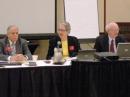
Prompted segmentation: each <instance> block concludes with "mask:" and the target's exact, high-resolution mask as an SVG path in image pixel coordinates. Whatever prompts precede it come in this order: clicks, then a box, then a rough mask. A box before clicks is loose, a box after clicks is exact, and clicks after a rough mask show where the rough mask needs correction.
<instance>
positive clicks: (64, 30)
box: [46, 22, 80, 59]
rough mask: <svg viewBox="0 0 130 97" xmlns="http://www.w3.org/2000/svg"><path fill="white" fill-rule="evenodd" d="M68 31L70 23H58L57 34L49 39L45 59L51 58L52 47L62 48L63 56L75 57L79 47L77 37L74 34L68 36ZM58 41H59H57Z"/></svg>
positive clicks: (52, 53)
mask: <svg viewBox="0 0 130 97" xmlns="http://www.w3.org/2000/svg"><path fill="white" fill-rule="evenodd" d="M69 33H70V24H69V23H68V22H64V23H60V25H59V29H58V35H57V36H56V37H54V38H53V39H51V40H50V41H49V49H48V54H47V57H46V59H51V58H52V57H53V55H54V48H56V47H58V46H60V47H61V48H62V53H63V57H64V58H65V57H75V56H76V55H77V53H78V51H79V49H80V44H79V42H78V39H77V38H76V37H74V36H68V34H69ZM58 42H59V43H58Z"/></svg>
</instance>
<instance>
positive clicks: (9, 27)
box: [7, 25, 18, 32]
mask: <svg viewBox="0 0 130 97" xmlns="http://www.w3.org/2000/svg"><path fill="white" fill-rule="evenodd" d="M12 27H16V28H18V27H17V26H16V25H10V26H8V28H7V32H9V30H10V29H11V28H12Z"/></svg>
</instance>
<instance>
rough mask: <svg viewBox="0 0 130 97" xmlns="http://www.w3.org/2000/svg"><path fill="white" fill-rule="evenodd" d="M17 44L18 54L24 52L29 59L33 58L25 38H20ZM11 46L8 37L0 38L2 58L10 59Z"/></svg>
mask: <svg viewBox="0 0 130 97" xmlns="http://www.w3.org/2000/svg"><path fill="white" fill-rule="evenodd" d="M15 46H16V53H17V54H23V55H25V56H27V57H28V59H29V60H31V59H32V55H31V52H30V50H29V48H28V45H27V41H26V40H25V39H22V38H19V39H18V40H17V42H16V45H15ZM9 48H10V44H9V40H8V38H7V37H5V38H3V39H0V60H8V57H9V56H11V51H10V50H9Z"/></svg>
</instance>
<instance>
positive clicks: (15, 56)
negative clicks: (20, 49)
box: [10, 54, 27, 61]
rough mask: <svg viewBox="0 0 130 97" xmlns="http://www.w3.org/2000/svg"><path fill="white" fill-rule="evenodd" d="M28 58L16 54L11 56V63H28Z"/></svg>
mask: <svg viewBox="0 0 130 97" xmlns="http://www.w3.org/2000/svg"><path fill="white" fill-rule="evenodd" d="M26 60H27V58H26V57H25V56H24V55H23V54H16V55H14V56H11V58H10V61H26Z"/></svg>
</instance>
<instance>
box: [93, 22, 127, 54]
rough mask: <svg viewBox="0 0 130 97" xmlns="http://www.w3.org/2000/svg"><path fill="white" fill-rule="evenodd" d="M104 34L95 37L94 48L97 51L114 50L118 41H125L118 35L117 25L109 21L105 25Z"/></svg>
mask: <svg viewBox="0 0 130 97" xmlns="http://www.w3.org/2000/svg"><path fill="white" fill-rule="evenodd" d="M105 30H106V32H107V33H106V34H105V35H100V36H99V37H97V38H96V42H95V45H94V48H95V49H96V51H97V52H116V51H117V44H118V43H119V42H126V40H125V38H124V37H123V36H120V35H119V26H118V24H117V23H115V22H111V23H109V24H107V25H106V27H105Z"/></svg>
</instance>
